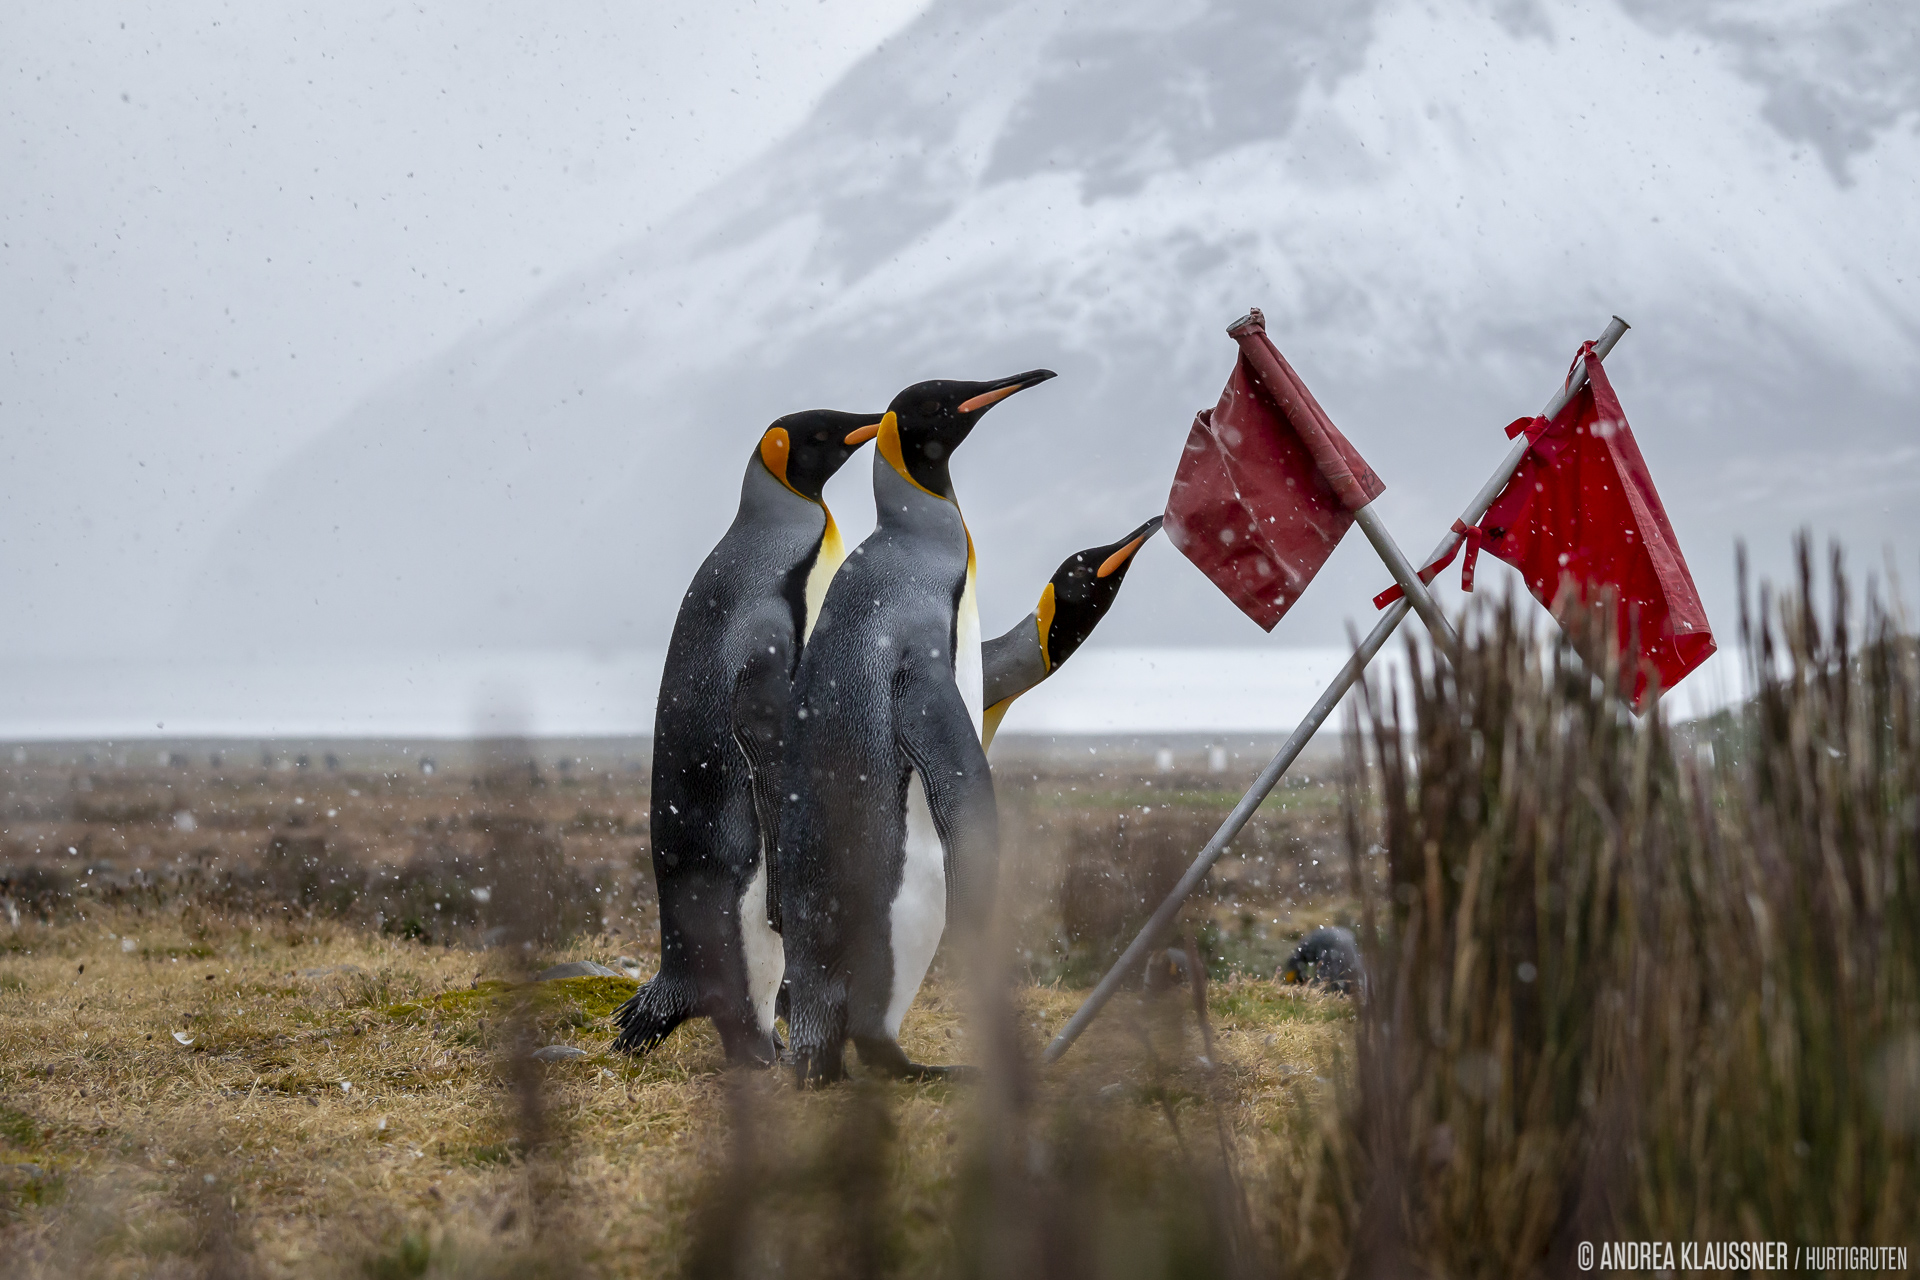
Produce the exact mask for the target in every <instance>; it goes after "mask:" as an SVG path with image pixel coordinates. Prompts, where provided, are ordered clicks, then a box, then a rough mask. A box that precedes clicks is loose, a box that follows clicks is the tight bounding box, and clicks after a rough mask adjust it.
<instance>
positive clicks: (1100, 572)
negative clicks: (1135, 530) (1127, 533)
mask: <svg viewBox="0 0 1920 1280" xmlns="http://www.w3.org/2000/svg"><path fill="white" fill-rule="evenodd" d="M1146 544H1147V538H1146V535H1145V534H1142V535H1141V536H1139V537H1138V538H1135V539H1134V540H1133V541H1132V542H1129V543H1128V544H1127V545H1126V546H1124V547H1122V548H1120V549H1119V550H1118V551H1116V552H1114V553H1113V554H1112V555H1110V556H1108V557H1107V558H1106V559H1105V560H1102V561H1101V562H1100V567H1099V568H1098V569H1096V570H1094V572H1093V576H1094V577H1096V578H1104V577H1106V576H1107V575H1108V574H1110V573H1112V572H1113V571H1114V570H1115V569H1118V568H1119V567H1120V566H1121V565H1123V564H1125V563H1126V562H1127V561H1129V560H1131V559H1133V553H1134V552H1136V551H1138V550H1139V549H1140V548H1141V547H1144V546H1145V545H1146Z"/></svg>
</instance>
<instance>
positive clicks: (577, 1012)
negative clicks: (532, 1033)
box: [386, 977, 640, 1026]
mask: <svg viewBox="0 0 1920 1280" xmlns="http://www.w3.org/2000/svg"><path fill="white" fill-rule="evenodd" d="M521 989H522V988H519V987H516V986H515V985H514V984H512V983H510V982H502V981H500V980H499V979H497V978H490V979H488V980H487V981H485V982H476V983H475V984H474V985H473V986H471V987H466V988H464V989H462V990H458V991H442V992H441V993H440V994H439V995H436V996H430V997H428V998H427V999H425V1000H413V1001H407V1002H405V1003H402V1004H393V1005H388V1006H387V1009H386V1012H387V1015H388V1016H389V1017H394V1018H417V1017H420V1016H422V1015H426V1014H438V1015H440V1016H441V1017H445V1018H478V1017H484V1016H486V1015H487V1014H489V1013H492V1012H494V1011H495V1010H498V1009H500V1008H502V1007H503V1006H504V1005H505V1004H506V1002H507V997H508V996H510V995H511V994H513V993H514V992H515V991H517V990H521ZM639 989H640V984H639V983H638V982H635V981H634V980H633V979H632V978H619V977H602V978H560V979H557V980H555V981H552V982H541V983H537V984H535V985H534V988H533V999H534V1005H535V1008H536V1009H537V1010H538V1011H539V1014H540V1015H541V1018H542V1020H543V1021H545V1020H546V1019H548V1018H551V1017H552V1016H553V1015H555V1014H558V1015H561V1017H560V1021H562V1022H565V1023H568V1024H569V1025H573V1026H588V1025H590V1024H592V1023H593V1022H596V1021H598V1020H599V1019H602V1018H608V1017H611V1016H612V1015H613V1011H614V1010H615V1009H618V1008H619V1007H620V1006H621V1005H623V1004H625V1003H626V1002H627V1000H628V999H629V998H630V997H631V996H632V995H633V993H634V992H635V991H638V990H639Z"/></svg>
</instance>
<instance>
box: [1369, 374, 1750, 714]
mask: <svg viewBox="0 0 1920 1280" xmlns="http://www.w3.org/2000/svg"><path fill="white" fill-rule="evenodd" d="M1579 361H1585V362H1586V367H1587V384H1586V386H1584V387H1582V388H1581V389H1580V391H1579V393H1578V394H1577V395H1575V396H1574V397H1573V399H1572V400H1570V401H1568V402H1567V404H1566V406H1565V407H1564V408H1563V409H1561V410H1560V412H1559V413H1557V414H1555V415H1554V417H1553V420H1552V421H1550V422H1549V421H1548V420H1547V419H1545V418H1521V419H1519V420H1518V421H1516V422H1515V423H1513V424H1512V425H1511V426H1509V427H1508V428H1507V434H1508V435H1509V436H1517V435H1519V434H1520V433H1521V432H1522V431H1524V432H1526V433H1527V439H1528V441H1529V442H1530V446H1531V447H1529V448H1528V450H1527V456H1526V458H1525V460H1524V461H1522V462H1521V464H1520V467H1519V469H1518V470H1517V471H1515V472H1514V473H1513V478H1512V479H1511V480H1509V481H1507V487H1506V488H1504V489H1502V490H1501V491H1500V496H1499V497H1497V498H1495V499H1494V500H1493V505H1492V506H1490V507H1488V508H1487V513H1486V515H1484V516H1482V517H1481V518H1480V524H1479V526H1478V527H1477V528H1466V527H1463V526H1461V525H1459V524H1457V523H1456V525H1455V526H1454V529H1455V532H1457V533H1461V534H1463V535H1465V536H1464V538H1463V542H1464V544H1465V545H1466V547H1467V558H1466V562H1465V564H1464V565H1463V566H1462V570H1461V575H1462V585H1463V586H1466V587H1467V588H1468V589H1471V588H1472V583H1473V559H1474V555H1475V553H1476V551H1478V550H1479V549H1480V548H1481V547H1484V548H1485V549H1486V550H1487V552H1488V553H1489V554H1491V555H1495V556H1498V557H1499V558H1500V559H1502V560H1505V561H1506V562H1507V563H1508V564H1510V565H1512V566H1513V567H1514V568H1516V569H1518V570H1519V571H1520V573H1521V576H1523V577H1524V578H1525V579H1526V581H1527V589H1528V590H1529V591H1531V592H1533V595H1534V598H1535V599H1537V600H1539V601H1540V603H1542V604H1544V605H1547V606H1548V607H1549V608H1552V607H1554V606H1556V605H1562V604H1565V603H1569V602H1571V603H1578V604H1586V605H1597V604H1599V603H1601V602H1602V601H1603V600H1605V599H1607V598H1608V597H1611V599H1612V601H1613V604H1614V607H1615V608H1616V610H1617V625H1618V628H1619V637H1620V648H1621V652H1622V654H1623V655H1625V656H1626V657H1627V658H1628V659H1629V665H1630V668H1631V676H1630V677H1628V678H1629V679H1630V680H1631V684H1632V691H1633V702H1634V705H1635V706H1636V707H1637V706H1639V705H1640V703H1641V701H1642V699H1643V698H1644V696H1645V694H1646V691H1647V682H1648V679H1649V677H1650V676H1657V677H1658V678H1659V681H1660V687H1661V688H1662V689H1671V688H1673V686H1674V685H1676V684H1678V683H1679V682H1680V681H1681V680H1682V679H1683V678H1684V677H1685V676H1686V675H1687V673H1688V672H1690V671H1692V670H1693V669H1694V668H1695V667H1697V666H1699V665H1700V664H1701V663H1703V662H1705V661H1706V660H1707V657H1708V655H1710V654H1711V653H1712V652H1713V651H1714V643H1713V632H1712V631H1711V630H1710V629H1709V628H1708V626H1707V612H1706V610H1705V609H1704V608H1702V607H1701V604H1700V592H1699V590H1698V589H1697V588H1696V587H1695V586H1694V585H1693V575H1692V574H1691V573H1689V572H1688V571H1687V562H1686V559H1685V558H1684V557H1683V556H1682V555H1681V554H1680V543H1679V541H1678V540H1677V539H1675V537H1674V536H1673V525H1672V524H1670V523H1669V522H1668V520H1667V510H1666V508H1665V507H1664V506H1662V505H1661V503H1660V494H1659V493H1658V492H1657V491H1656V490H1655V489H1654V487H1653V477H1652V476H1651V475H1649V474H1648V473H1647V463H1646V459H1644V458H1642V457H1641V456H1640V446H1639V445H1638V444H1636V443H1635V442H1634V439H1633V431H1632V429H1631V428H1630V427H1628V426H1627V415H1626V414H1625V413H1624V412H1622V411H1621V408H1620V401H1619V399H1618V398H1617V397H1616V396H1615V395H1614V394H1613V387H1612V385H1611V384H1610V383H1608V381H1607V373H1606V366H1605V365H1604V364H1602V363H1601V360H1600V357H1598V356H1596V355H1594V354H1593V344H1592V343H1591V342H1589V343H1587V344H1586V345H1585V346H1583V347H1581V348H1580V354H1579V356H1578V357H1576V363H1578V362H1579ZM1452 558H1453V557H1452V554H1451V553H1449V554H1448V555H1447V556H1446V557H1445V559H1443V560H1441V561H1439V562H1437V563H1435V564H1433V565H1429V566H1428V567H1427V569H1423V570H1422V571H1421V577H1423V578H1429V579H1430V578H1431V577H1432V576H1433V575H1434V574H1435V573H1438V572H1439V571H1440V570H1441V569H1442V568H1444V567H1446V561H1448V560H1451V559H1452ZM1563 593H1564V594H1563ZM1399 594H1400V589H1399V588H1398V587H1392V588H1389V589H1388V590H1387V591H1385V592H1382V593H1381V595H1379V596H1376V597H1375V603H1377V604H1384V603H1385V602H1387V601H1391V600H1393V599H1394V598H1396V597H1398V596H1399ZM1623 674H1624V673H1623Z"/></svg>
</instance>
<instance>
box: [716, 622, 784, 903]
mask: <svg viewBox="0 0 1920 1280" xmlns="http://www.w3.org/2000/svg"><path fill="white" fill-rule="evenodd" d="M792 650H793V645H792V641H791V637H781V636H777V635H769V636H765V637H762V638H760V639H759V640H757V641H756V642H755V643H754V645H753V646H752V649H751V652H750V655H749V657H748V658H747V661H746V662H745V664H744V665H743V666H742V667H741V669H740V672H739V674H738V675H737V676H736V677H735V679H734V684H733V708H732V716H731V721H732V726H733V740H734V742H735V743H737V744H738V745H739V747H740V753H741V754H742V755H744V756H745V757H746V758H747V773H748V775H749V777H750V778H751V779H752V784H751V785H752V791H753V818H754V824H755V825H756V826H757V827H758V828H759V834H760V856H761V857H762V858H763V859H764V860H765V861H766V865H767V923H768V924H769V925H771V926H772V927H773V931H774V932H775V933H779V932H780V880H779V869H778V859H776V858H775V857H774V856H773V850H774V846H775V843H776V841H777V840H778V838H779V832H780V797H779V788H780V761H781V751H780V745H781V736H780V735H781V726H782V724H783V722H784V721H785V719H786V714H787V700H788V698H789V696H790V695H791V694H792V692H793V652H792Z"/></svg>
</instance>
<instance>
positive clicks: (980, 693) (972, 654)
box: [953, 552, 987, 741]
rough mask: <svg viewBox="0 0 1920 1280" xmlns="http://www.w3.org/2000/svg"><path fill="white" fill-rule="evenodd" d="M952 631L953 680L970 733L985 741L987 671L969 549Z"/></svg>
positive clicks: (978, 605) (971, 556) (971, 557)
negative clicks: (963, 707) (964, 579)
mask: <svg viewBox="0 0 1920 1280" xmlns="http://www.w3.org/2000/svg"><path fill="white" fill-rule="evenodd" d="M953 635H954V653H953V680H954V683H955V684H957V685H959V686H960V700H961V701H962V702H964V703H966V704H967V715H968V716H969V717H970V718H971V719H972V720H973V736H974V737H976V738H981V740H982V741H984V740H985V738H984V728H985V723H986V681H987V673H986V666H985V663H984V662H983V661H982V659H981V655H980V603H979V598H978V597H977V596H975V595H974V591H973V555H972V553H971V552H969V553H968V555H967V585H966V586H965V588H963V589H962V590H961V592H960V608H959V610H958V612H957V613H956V614H955V617H954V628H953Z"/></svg>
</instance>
